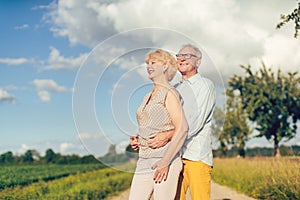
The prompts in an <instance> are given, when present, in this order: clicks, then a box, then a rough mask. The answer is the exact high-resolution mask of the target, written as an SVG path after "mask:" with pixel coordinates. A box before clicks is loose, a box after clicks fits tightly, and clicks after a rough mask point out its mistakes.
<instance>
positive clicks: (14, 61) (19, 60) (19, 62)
mask: <svg viewBox="0 0 300 200" xmlns="http://www.w3.org/2000/svg"><path fill="white" fill-rule="evenodd" d="M28 62H30V61H29V60H28V59H27V58H0V64H1V63H2V64H6V65H22V64H24V63H28Z"/></svg>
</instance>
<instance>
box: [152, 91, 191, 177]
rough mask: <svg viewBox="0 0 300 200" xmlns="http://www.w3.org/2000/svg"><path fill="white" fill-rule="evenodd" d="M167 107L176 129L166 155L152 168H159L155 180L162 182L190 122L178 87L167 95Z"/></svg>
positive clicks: (182, 141) (180, 145) (181, 143)
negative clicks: (185, 113)
mask: <svg viewBox="0 0 300 200" xmlns="http://www.w3.org/2000/svg"><path fill="white" fill-rule="evenodd" d="M166 108H167V110H168V112H169V115H170V118H171V120H172V123H173V125H174V126H175V129H174V135H173V137H172V140H171V141H170V144H169V146H168V148H167V149H166V152H165V155H164V156H163V158H162V159H161V160H159V161H158V162H157V163H155V164H154V165H153V166H152V169H157V171H156V172H155V174H154V180H155V181H156V182H161V181H162V180H166V179H167V176H168V170H169V165H170V163H171V161H172V159H173V158H174V156H175V155H176V154H177V153H178V151H179V150H180V149H181V147H182V145H183V143H184V140H185V138H186V136H187V132H188V123H187V121H186V118H185V115H184V112H183V109H182V106H181V101H180V96H179V93H178V92H177V90H176V89H171V90H169V92H168V94H167V97H166Z"/></svg>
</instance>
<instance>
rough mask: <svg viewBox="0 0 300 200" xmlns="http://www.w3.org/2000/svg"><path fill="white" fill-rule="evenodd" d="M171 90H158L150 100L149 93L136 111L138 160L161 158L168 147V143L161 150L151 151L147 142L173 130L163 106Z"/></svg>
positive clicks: (168, 88)
mask: <svg viewBox="0 0 300 200" xmlns="http://www.w3.org/2000/svg"><path fill="white" fill-rule="evenodd" d="M171 88H172V87H171V86H170V87H164V88H162V89H160V90H158V91H157V92H156V94H155V95H154V96H153V97H152V98H151V99H150V100H149V98H150V97H151V93H148V94H147V95H146V96H145V97H144V99H143V101H142V103H141V105H140V107H139V108H138V109H137V111H136V116H137V121H138V125H139V142H140V143H141V146H140V149H139V157H140V158H155V157H156V158H161V157H163V155H164V152H165V150H166V149H167V147H168V144H169V143H168V144H166V145H165V146H163V147H161V148H156V149H151V148H150V147H148V145H147V141H148V140H149V138H150V137H153V136H155V135H156V134H157V133H159V132H164V131H168V130H172V129H174V128H175V127H174V125H173V123H172V120H171V118H170V115H169V113H168V111H167V108H166V104H165V101H166V96H167V93H168V91H169V90H170V89H171Z"/></svg>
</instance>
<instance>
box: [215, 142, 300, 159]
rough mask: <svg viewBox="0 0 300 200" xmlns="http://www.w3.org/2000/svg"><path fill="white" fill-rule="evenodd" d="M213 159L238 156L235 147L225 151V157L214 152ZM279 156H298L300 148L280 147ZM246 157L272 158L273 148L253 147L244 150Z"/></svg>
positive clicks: (220, 153)
mask: <svg viewBox="0 0 300 200" xmlns="http://www.w3.org/2000/svg"><path fill="white" fill-rule="evenodd" d="M213 153H214V157H236V156H238V155H239V150H238V148H236V147H233V148H231V149H229V150H227V151H226V155H225V156H224V155H223V154H222V152H221V151H220V150H214V152H213ZM280 154H281V156H300V146H298V145H292V146H285V145H281V146H280ZM246 156H247V157H254V156H274V148H268V147H255V148H247V149H246Z"/></svg>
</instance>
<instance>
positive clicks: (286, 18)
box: [276, 0, 300, 38]
mask: <svg viewBox="0 0 300 200" xmlns="http://www.w3.org/2000/svg"><path fill="white" fill-rule="evenodd" d="M298 1H299V0H298ZM280 19H281V22H280V23H278V24H277V26H276V28H277V29H279V28H281V27H282V26H283V25H285V24H286V23H288V22H290V21H294V24H295V33H294V37H295V38H297V37H298V30H299V29H300V1H299V2H298V7H297V8H295V9H294V11H293V12H292V13H290V14H288V15H283V14H282V15H281V16H280Z"/></svg>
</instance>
